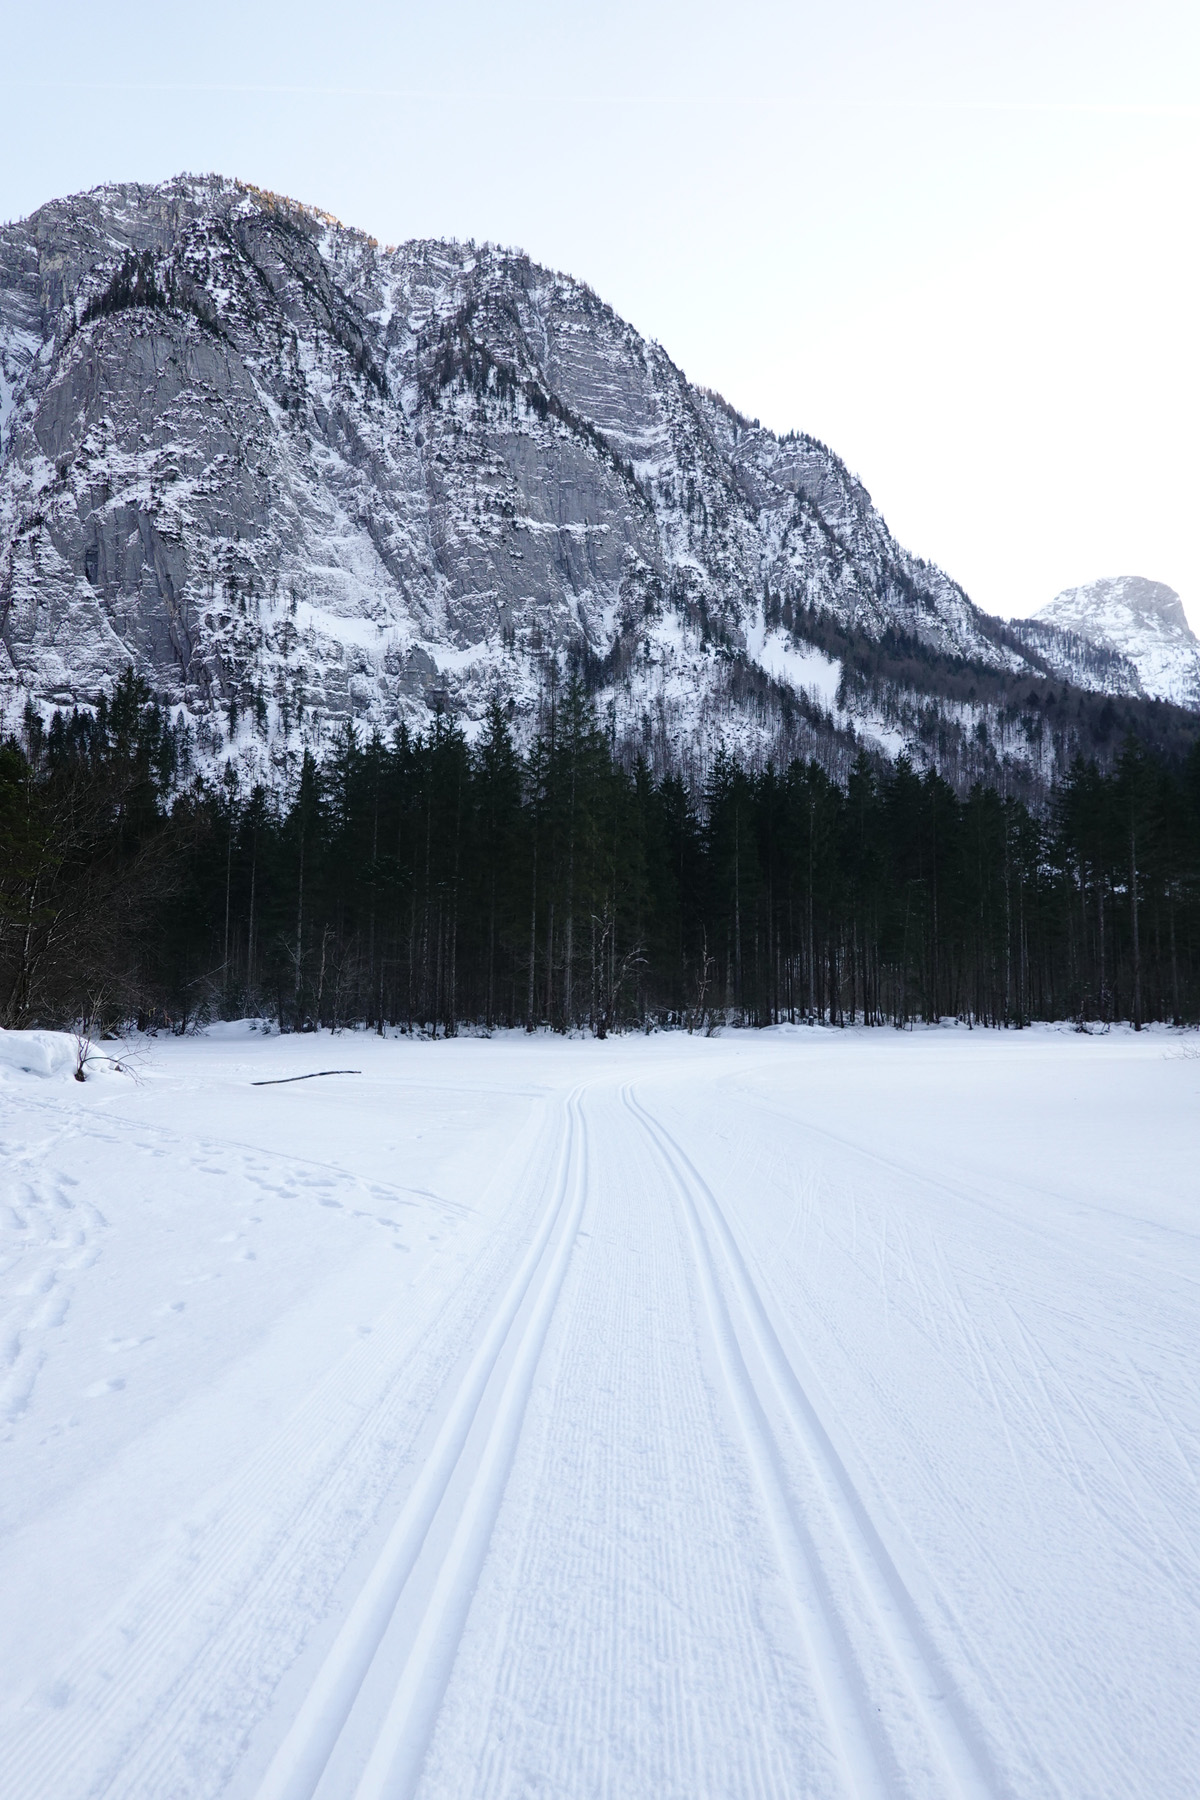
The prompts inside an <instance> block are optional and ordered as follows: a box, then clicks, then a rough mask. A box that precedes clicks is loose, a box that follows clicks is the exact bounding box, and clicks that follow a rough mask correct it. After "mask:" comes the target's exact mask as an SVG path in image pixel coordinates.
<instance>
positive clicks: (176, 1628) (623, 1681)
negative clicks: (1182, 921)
mask: <svg viewBox="0 0 1200 1800" xmlns="http://www.w3.org/2000/svg"><path fill="white" fill-rule="evenodd" d="M3 1035H4V1034H0V1037H2V1036H3ZM18 1035H19V1034H8V1040H7V1045H6V1044H3V1043H0V1052H3V1054H4V1055H6V1056H7V1059H8V1060H7V1063H4V1062H2V1061H0V1150H2V1152H3V1157H2V1162H0V1167H2V1171H3V1172H2V1174H0V1183H2V1184H3V1185H2V1186H0V1201H3V1203H4V1206H5V1209H6V1211H7V1213H8V1214H9V1215H10V1229H9V1234H8V1236H7V1237H6V1239H5V1257H4V1263H3V1288H2V1289H0V1292H2V1296H3V1302H4V1306H5V1324H6V1336H5V1344H6V1345H7V1350H6V1362H5V1381H6V1385H5V1386H4V1388H3V1403H4V1407H5V1408H6V1410H5V1411H4V1413H3V1419H4V1439H5V1441H4V1444H3V1451H4V1454H5V1456H6V1458H7V1459H8V1462H9V1467H10V1471H12V1473H13V1474H15V1475H16V1477H17V1479H16V1480H15V1481H11V1482H10V1483H7V1484H6V1486H7V1487H8V1489H9V1492H8V1496H7V1499H6V1501H5V1512H4V1515H3V1525H4V1534H3V1538H2V1539H0V1587H2V1589H3V1591H4V1592H5V1593H6V1594H7V1595H8V1596H9V1600H8V1606H7V1609H6V1610H7V1611H8V1613H9V1617H10V1623H11V1630H10V1631H9V1632H6V1634H5V1635H6V1638H7V1640H8V1648H7V1650H6V1652H5V1655H4V1661H3V1663H2V1664H0V1676H2V1686H0V1706H2V1708H3V1712H2V1715H0V1716H2V1721H3V1749H4V1756H3V1760H2V1763H0V1796H2V1797H3V1800H101V1797H103V1800H160V1797H161V1800H167V1797H169V1796H181V1797H182V1796H187V1797H188V1800H202V1797H203V1800H207V1797H209V1796H214V1797H215V1796H221V1800H435V1797H436V1800H457V1797H461V1796H472V1797H473V1796H476V1795H478V1796H481V1797H484V1796H486V1797H487V1800H501V1797H503V1800H509V1797H511V1800H516V1797H518V1796H520V1797H522V1800H524V1797H526V1796H535V1795H536V1796H539V1797H540V1796H547V1797H551V1796H553V1797H555V1800H557V1797H559V1796H563V1797H566V1800H585V1797H586V1800H591V1797H592V1796H597V1797H600V1796H604V1797H605V1800H607V1797H610V1796H611V1797H613V1800H618V1797H619V1800H640V1797H642V1796H645V1797H647V1800H650V1797H651V1796H652V1797H653V1800H659V1797H660V1796H661V1797H678V1800H696V1797H699V1796H713V1797H714V1800H716V1797H717V1796H721V1797H725V1796H747V1797H757V1796H763V1797H764V1800H767V1797H769V1800H776V1797H777V1800H792V1797H793V1796H806V1797H807V1796H812V1797H813V1800H850V1797H853V1800H900V1797H905V1796H911V1797H912V1800H918V1797H920V1800H989V1797H991V1796H995V1797H996V1800H1000V1797H1006V1796H1012V1797H1020V1800H1025V1797H1028V1800H1035V1797H1036V1800H1041V1796H1049V1797H1059V1800H1076V1796H1079V1797H1083V1796H1087V1797H1088V1800H1092V1797H1093V1796H1095V1797H1096V1800H1107V1797H1108V1796H1112V1797H1113V1800H1116V1797H1117V1796H1121V1797H1128V1796H1143V1795H1144V1796H1145V1797H1146V1800H1151V1797H1153V1800H1176V1797H1177V1796H1178V1797H1179V1800H1182V1797H1183V1796H1185V1795H1188V1794H1190V1793H1192V1792H1194V1769H1195V1767H1196V1765H1197V1753H1198V1751H1200V1744H1198V1743H1197V1730H1196V1724H1195V1707H1194V1704H1193V1703H1192V1700H1193V1698H1194V1693H1195V1692H1196V1691H1200V1630H1198V1626H1200V1550H1198V1545H1200V1533H1198V1527H1200V1403H1198V1401H1197V1395H1196V1384H1195V1381H1194V1374H1193V1367H1194V1365H1193V1360H1192V1359H1193V1357H1194V1342H1195V1325H1196V1300H1197V1296H1198V1294H1200V1257H1198V1255H1197V1236H1198V1230H1200V1218H1198V1214H1200V1205H1198V1203H1197V1197H1196V1193H1195V1191H1194V1177H1193V1175H1192V1173H1191V1170H1192V1166H1193V1161H1194V1123H1193V1122H1194V1118H1195V1107H1196V1101H1197V1098H1200V1059H1198V1058H1195V1057H1193V1056H1192V1055H1191V1054H1190V1044H1191V1042H1192V1040H1191V1039H1186V1038H1180V1037H1179V1036H1178V1035H1177V1034H1174V1035H1173V1034H1168V1033H1159V1034H1152V1033H1144V1034H1141V1036H1140V1037H1139V1038H1135V1037H1134V1036H1133V1034H1129V1033H1126V1034H1123V1035H1122V1034H1117V1033H1114V1034H1110V1035H1109V1036H1108V1037H1107V1038H1106V1039H1103V1040H1093V1039H1089V1038H1086V1037H1083V1038H1081V1037H1080V1036H1079V1035H1078V1034H1067V1033H1054V1032H1050V1031H1042V1032H1036V1031H1035V1032H1026V1033H1021V1034H1016V1033H1010V1034H998V1033H974V1034H966V1033H961V1032H954V1031H945V1032H929V1033H926V1034H923V1035H922V1034H916V1035H914V1034H909V1035H907V1036H904V1037H902V1036H900V1035H899V1034H894V1033H888V1034H884V1033H878V1034H870V1033H862V1032H859V1033H845V1034H836V1033H830V1032H814V1031H805V1030H802V1029H797V1030H795V1031H793V1032H779V1033H774V1034H752V1033H749V1032H743V1033H730V1034H726V1035H725V1036H723V1037H721V1038H718V1039H715V1040H711V1041H708V1040H704V1039H700V1038H697V1039H687V1038H686V1037H678V1038H669V1037H664V1038H661V1039H653V1040H644V1039H632V1040H617V1041H615V1042H611V1041H610V1042H609V1043H606V1044H603V1045H600V1044H593V1043H589V1042H581V1041H573V1042H556V1041H554V1040H547V1039H534V1040H525V1039H518V1038H513V1039H506V1038H503V1037H501V1038H499V1039H496V1040H492V1041H481V1040H459V1041H454V1042H451V1043H442V1044H422V1043H412V1042H405V1041H394V1040H377V1039H372V1038H369V1037H366V1036H364V1035H362V1034H357V1035H355V1037H354V1040H353V1042H354V1054H353V1055H352V1056H350V1057H347V1058H345V1060H346V1061H347V1062H352V1063H354V1064H355V1065H356V1067H357V1066H361V1069H362V1074H361V1076H358V1077H356V1078H355V1079H354V1080H353V1081H352V1080H351V1079H350V1078H349V1077H347V1078H346V1080H345V1081H344V1082H341V1083H335V1082H314V1083H309V1084H303V1083H300V1084H296V1077H297V1076H301V1075H304V1074H305V1073H307V1072H308V1071H309V1070H311V1069H316V1070H321V1069H324V1068H326V1067H328V1066H329V1063H330V1061H331V1060H336V1059H331V1058H330V1057H329V1055H328V1054H327V1052H328V1051H329V1049H330V1045H329V1044H328V1043H327V1042H326V1043H323V1044H322V1045H320V1046H316V1047H315V1048H316V1050H317V1051H318V1052H319V1053H317V1054H314V1044H313V1042H312V1041H311V1040H310V1041H309V1042H308V1043H307V1044H306V1043H305V1042H304V1041H303V1040H301V1039H279V1038H278V1037H267V1038H264V1037H262V1036H261V1034H258V1033H254V1032H251V1031H250V1030H249V1029H248V1028H244V1027H226V1028H220V1029H217V1030H215V1031H214V1032H212V1033H211V1034H210V1035H209V1036H207V1037H200V1038H198V1039H194V1040H185V1041H182V1042H175V1041H165V1042H163V1041H155V1042H153V1043H149V1044H147V1045H146V1046H144V1047H143V1051H142V1052H141V1054H142V1058H143V1061H142V1065H141V1068H140V1073H139V1074H138V1075H137V1078H136V1079H134V1078H130V1077H124V1076H121V1075H118V1074H115V1073H111V1074H106V1075H105V1076H104V1077H103V1078H101V1079H98V1080H96V1081H94V1082H89V1083H86V1084H84V1085H83V1086H82V1088H81V1087H80V1086H79V1085H78V1084H75V1083H73V1082H71V1081H70V1079H69V1074H64V1073H63V1069H62V1068H58V1067H57V1065H56V1064H55V1060H54V1047H53V1044H50V1045H49V1049H48V1050H46V1047H45V1046H43V1050H45V1055H44V1057H43V1061H45V1062H46V1067H45V1068H42V1069H41V1071H40V1072H38V1071H37V1070H36V1069H35V1070H34V1071H33V1072H30V1071H29V1070H28V1069H26V1068H24V1067H22V1066H20V1064H21V1057H20V1056H19V1055H18V1054H17V1051H16V1050H14V1049H13V1048H12V1045H13V1042H14V1041H15V1039H16V1038H17V1036H18ZM29 1060H31V1059H30V1058H26V1061H29ZM32 1060H33V1061H35V1062H36V1058H33V1059H32ZM64 1066H65V1065H64ZM56 1071H57V1072H56ZM263 1082H268V1083H271V1084H273V1085H270V1086H269V1087H266V1088H264V1087H261V1086H260V1087H257V1088H255V1087H253V1086H252V1084H253V1083H263Z"/></svg>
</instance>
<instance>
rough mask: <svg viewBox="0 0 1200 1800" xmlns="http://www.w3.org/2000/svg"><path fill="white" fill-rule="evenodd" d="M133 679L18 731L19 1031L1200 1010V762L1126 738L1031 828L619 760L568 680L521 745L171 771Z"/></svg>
mask: <svg viewBox="0 0 1200 1800" xmlns="http://www.w3.org/2000/svg"><path fill="white" fill-rule="evenodd" d="M177 748H178V746H177V743H176V737H175V733H174V730H173V728H172V726H171V725H170V722H169V720H168V719H167V717H166V716H165V715H164V714H163V713H162V712H161V711H160V709H159V708H158V707H157V706H156V704H155V703H154V701H153V699H152V698H151V696H150V695H149V694H148V693H147V692H146V691H145V690H144V689H143V688H141V687H140V686H139V684H138V683H137V682H136V681H135V680H134V678H133V677H132V676H129V677H128V678H126V679H125V680H123V681H122V682H121V683H120V684H119V686H118V688H117V690H116V692H115V694H114V696H113V698H112V700H111V701H110V702H107V703H105V704H103V705H101V707H100V708H99V709H98V710H97V712H96V713H95V714H94V715H92V714H80V713H75V714H72V715H71V716H70V717H63V716H56V717H55V718H54V719H53V720H52V722H51V723H50V725H49V726H48V727H43V726H42V725H41V724H39V722H38V721H37V719H36V718H35V717H34V716H33V715H32V714H31V715H30V716H29V717H28V718H27V720H26V725H25V729H24V731H23V733H22V734H21V735H20V737H19V738H12V739H10V740H9V741H7V742H6V743H5V744H4V745H3V746H2V748H0V1023H3V1024H5V1025H9V1026H14V1025H17V1026H25V1025H34V1024H47V1025H53V1024H64V1023H68V1022H70V1021H72V1020H74V1019H77V1018H79V1017H81V1016H86V1017H89V1018H91V1019H93V1020H98V1021H100V1022H106V1023H110V1024H117V1023H119V1022H132V1021H134V1020H136V1021H138V1022H139V1023H141V1024H142V1025H143V1026H147V1025H163V1026H165V1025H170V1026H174V1027H175V1028H177V1029H183V1028H186V1026H187V1025H188V1024H189V1023H191V1022H193V1021H196V1020H200V1019H204V1018H213V1017H238V1016H241V1015H245V1014H249V1013H253V1014H257V1013H266V1014H269V1015H271V1016H273V1017H275V1018H276V1019H277V1020H278V1022H279V1025H280V1027H281V1028H282V1029H293V1030H294V1029H305V1028H307V1027H310V1026H312V1025H316V1024H318V1023H319V1024H323V1025H330V1026H335V1027H336V1026H341V1025H349V1024H351V1023H358V1024H365V1025H368V1026H374V1027H378V1028H383V1027H384V1026H396V1025H399V1026H402V1027H405V1028H407V1029H410V1030H420V1031H427V1032H433V1033H435V1034H449V1033H453V1032H454V1031H456V1030H457V1029H459V1028H461V1027H463V1026H465V1025H471V1026H478V1027H484V1028H489V1029H490V1028H494V1027H502V1026H524V1027H527V1028H533V1027H536V1026H540V1025H548V1026H551V1027H553V1028H555V1029H557V1030H562V1031H566V1030H571V1029H575V1028H580V1027H587V1028H590V1029H591V1030H593V1031H594V1032H596V1033H597V1034H599V1035H603V1034H605V1033H606V1032H608V1031H610V1030H613V1029H618V1028H627V1027H632V1026H648V1025H651V1024H655V1023H657V1024H663V1025H683V1026H687V1027H688V1028H689V1029H706V1028H709V1027H711V1026H712V1025H713V1024H714V1023H717V1022H723V1021H727V1020H730V1021H736V1022H740V1023H743V1024H747V1025H766V1024H770V1023H773V1022H776V1021H779V1020H814V1021H826V1022H831V1023H836V1024H844V1023H852V1022H866V1023H868V1024H894V1025H903V1024H906V1023H909V1022H912V1021H914V1020H933V1019H937V1018H941V1017H946V1016H954V1017H957V1018H960V1019H966V1020H970V1021H972V1022H978V1023H984V1024H1006V1025H1021V1024H1023V1023H1025V1022H1027V1021H1029V1020H1032V1019H1076V1020H1080V1021H1085V1020H1086V1021H1091V1020H1116V1019H1131V1020H1133V1021H1134V1022H1135V1023H1138V1024H1140V1023H1142V1022H1143V1021H1146V1020H1151V1019H1165V1020H1173V1021H1176V1022H1185V1021H1194V1020H1196V1019H1198V1018H1200V753H1198V752H1193V753H1192V754H1191V756H1190V758H1189V760H1188V761H1187V762H1186V763H1185V764H1183V765H1182V766H1178V767H1169V766H1167V765H1166V764H1164V763H1162V762H1160V761H1158V760H1156V759H1154V758H1153V757H1152V756H1151V755H1149V754H1148V753H1147V752H1146V751H1145V750H1144V749H1142V748H1141V747H1140V746H1139V745H1138V744H1137V743H1136V742H1134V741H1133V740H1130V741H1128V742H1127V743H1126V745H1125V748H1124V750H1123V752H1122V754H1121V755H1120V757H1119V758H1118V760H1117V761H1116V763H1115V764H1114V766H1113V767H1112V769H1111V771H1110V772H1108V773H1101V772H1099V771H1098V770H1097V769H1096V768H1095V767H1094V766H1093V765H1090V764H1083V763H1079V764H1077V765H1076V767H1075V768H1074V769H1073V770H1072V772H1071V774H1070V777H1069V779H1068V780H1067V781H1066V782H1064V783H1063V784H1062V786H1061V787H1060V788H1059V789H1058V790H1057V791H1056V792H1055V794H1054V796H1053V803H1052V806H1051V807H1050V809H1049V811H1048V812H1047V814H1046V815H1045V816H1039V815H1035V814H1034V813H1032V812H1030V811H1029V810H1028V809H1027V808H1026V807H1025V806H1024V805H1023V804H1022V803H1021V802H1020V801H1019V800H1015V799H1011V798H1005V797H1003V796H1002V795H1000V794H999V793H997V792H996V791H995V790H994V789H991V788H987V787H976V788H974V789H973V790H972V791H971V792H970V793H969V794H968V795H967V796H966V797H965V798H961V797H959V796H958V795H956V794H955V792H954V791H953V789H952V788H951V787H950V786H949V785H948V784H947V783H946V782H945V781H944V780H942V779H941V778H940V777H938V776H937V775H935V774H924V775H918V774H917V773H916V772H915V771H914V770H913V768H912V767H911V765H910V764H909V763H907V762H906V761H905V760H903V759H901V760H900V761H899V762H897V763H896V764H894V765H891V766H883V767H876V766H875V765H873V764H872V763H871V762H870V761H869V760H868V759H867V758H866V757H865V756H864V757H860V758H859V760H858V762H857V763H856V764H855V766H854V768H853V769H852V771H851V773H850V776H849V779H848V782H847V784H846V786H845V787H844V788H843V787H841V786H839V785H838V784H837V783H836V782H834V781H833V780H832V779H830V777H828V776H827V775H826V774H824V773H823V771H822V770H821V769H820V768H819V767H818V766H817V765H816V764H815V763H812V762H809V763H801V762H795V763H792V764H791V765H790V766H789V767H787V768H784V769H775V768H771V767H768V768H766V769H764V770H762V771H758V772H751V771H747V770H746V769H743V768H741V767H739V766H738V765H737V764H736V763H734V762H733V761H731V760H728V759H723V760H719V761H718V762H717V764H716V765H715V767H713V769H712V770H711V772H710V774H709V776H708V779H707V782H706V783H705V786H704V790H703V792H702V793H700V794H693V793H690V792H689V791H688V790H687V789H686V787H685V786H684V784H683V783H682V782H681V781H680V780H678V779H664V780H655V779H653V778H652V776H651V775H650V773H649V772H648V771H647V769H646V768H644V767H642V766H638V765H635V766H634V767H632V768H626V767H623V766H622V765H621V764H620V762H619V761H618V760H617V759H616V758H615V757H614V755H613V753H612V750H611V746H610V743H609V741H608V739H607V738H606V736H605V735H604V733H603V732H602V731H601V730H600V729H599V728H598V726H597V722H596V719H595V717H594V715H593V712H592V710H591V707H590V705H589V703H588V701H587V698H586V696H585V694H584V691H583V689H582V687H581V686H579V685H574V686H572V687H570V688H568V690H567V691H566V693H565V695H564V696H562V697H561V699H560V701H559V703H558V705H557V706H556V708H555V709H554V711H553V713H552V714H551V716H550V717H548V719H547V721H546V724H545V729H544V731H543V732H542V734H541V735H540V736H539V737H538V739H537V740H536V741H535V743H534V744H533V746H532V748H531V749H530V750H529V751H528V753H527V754H521V753H519V752H518V750H517V748H516V747H515V745H514V742H513V739H512V735H511V732H510V730H509V726H508V723H507V719H506V717H505V714H504V713H503V711H502V710H501V709H500V708H499V707H496V708H494V709H493V711H492V714H491V716H490V718H489V719H488V720H487V723H486V727H485V729H484V731H483V733H482V735H481V737H480V739H479V741H478V742H477V743H476V744H475V745H474V746H469V745H468V744H467V743H466V742H465V740H464V738H463V736H462V735H461V733H460V732H459V730H458V729H457V728H456V727H455V726H454V725H453V724H452V723H448V722H446V721H444V720H442V721H439V722H438V723H437V724H436V725H435V727H434V728H433V729H432V730H431V731H430V732H429V734H428V735H425V736H417V735H413V734H410V733H408V732H406V731H404V730H400V731H398V732H397V733H396V734H395V736H394V737H393V738H392V739H391V740H389V741H383V740H381V739H380V738H378V737H376V738H373V739H371V740H370V741H367V742H362V741H359V740H358V739H356V737H355V735H354V733H353V731H352V730H350V729H347V731H346V732H345V734H344V736H343V737H342V740H341V742H340V744H339V745H338V746H337V748H336V750H335V751H334V752H333V753H332V754H331V755H329V756H328V757H327V758H326V759H325V760H324V761H323V762H322V764H321V765H320V766H318V765H317V764H316V763H315V762H314V761H313V759H312V758H311V757H309V756H306V757H305V758H304V760H303V762H302V764H301V765H300V767H299V768H298V770H297V771H296V772H295V774H294V776H293V780H292V783H291V787H290V791H289V792H287V793H286V794H275V793H271V792H268V791H266V790H265V789H264V788H262V787H254V788H253V789H250V790H249V791H247V790H246V789H245V788H244V787H243V786H242V785H241V784H240V783H239V780H238V778H237V776H236V775H235V773H234V772H233V770H232V769H227V770H226V773H225V776H224V779H223V780H221V781H218V782H215V783H208V784H204V783H200V782H195V781H194V782H192V783H191V785H189V786H186V787H182V786H181V781H180V776H179V767H178V758H177Z"/></svg>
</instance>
